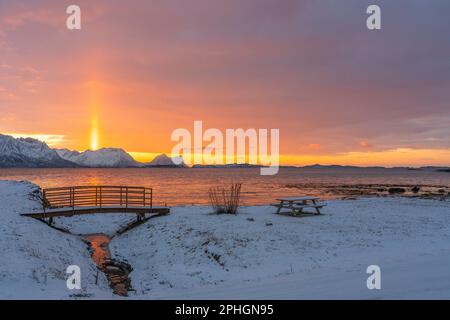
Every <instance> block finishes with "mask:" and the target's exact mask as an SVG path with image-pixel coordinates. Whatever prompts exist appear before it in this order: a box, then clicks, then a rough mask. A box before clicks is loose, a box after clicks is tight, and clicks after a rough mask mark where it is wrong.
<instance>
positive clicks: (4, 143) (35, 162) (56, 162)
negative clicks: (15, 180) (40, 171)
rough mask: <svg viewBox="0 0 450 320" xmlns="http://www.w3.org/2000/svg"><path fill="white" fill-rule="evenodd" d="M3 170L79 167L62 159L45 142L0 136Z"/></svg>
mask: <svg viewBox="0 0 450 320" xmlns="http://www.w3.org/2000/svg"><path fill="white" fill-rule="evenodd" d="M0 167H1V168H35V167H39V168H49V167H77V165H76V164H74V163H72V162H70V161H67V160H65V159H63V158H61V157H60V156H59V155H58V153H57V152H56V151H55V150H53V149H51V148H49V146H47V144H46V143H45V142H42V141H39V140H36V139H32V138H18V139H16V138H13V137H11V136H7V135H3V134H0Z"/></svg>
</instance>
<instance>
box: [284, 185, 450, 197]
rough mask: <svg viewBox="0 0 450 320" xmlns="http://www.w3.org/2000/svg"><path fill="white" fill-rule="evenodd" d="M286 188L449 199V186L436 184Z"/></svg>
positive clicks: (330, 193) (326, 194) (331, 194)
mask: <svg viewBox="0 0 450 320" xmlns="http://www.w3.org/2000/svg"><path fill="white" fill-rule="evenodd" d="M285 187H286V188H296V189H301V190H302V192H303V193H308V192H309V191H310V192H312V193H313V192H314V191H317V189H321V190H324V197H325V198H329V199H353V198H356V197H361V196H363V197H394V196H402V197H409V198H421V199H434V200H446V199H450V187H448V186H436V185H409V184H402V185H393V184H355V185H315V184H289V185H285Z"/></svg>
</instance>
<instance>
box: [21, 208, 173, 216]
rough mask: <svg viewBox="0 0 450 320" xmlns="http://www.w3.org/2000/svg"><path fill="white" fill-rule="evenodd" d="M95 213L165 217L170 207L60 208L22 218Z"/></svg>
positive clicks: (33, 213) (26, 214) (25, 214)
mask: <svg viewBox="0 0 450 320" xmlns="http://www.w3.org/2000/svg"><path fill="white" fill-rule="evenodd" d="M94 213H132V214H140V215H142V214H144V215H145V214H155V215H163V214H169V213H170V209H169V208H168V207H151V208H145V207H128V208H125V207H121V206H117V207H116V206H107V207H101V208H100V207H75V208H60V209H52V210H46V211H45V212H31V213H24V214H21V216H26V217H32V218H41V219H45V218H56V217H71V216H77V215H84V214H94Z"/></svg>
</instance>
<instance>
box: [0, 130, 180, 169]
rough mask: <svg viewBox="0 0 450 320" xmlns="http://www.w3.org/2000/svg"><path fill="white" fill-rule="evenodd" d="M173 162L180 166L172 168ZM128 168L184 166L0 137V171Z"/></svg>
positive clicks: (112, 150)
mask: <svg viewBox="0 0 450 320" xmlns="http://www.w3.org/2000/svg"><path fill="white" fill-rule="evenodd" d="M176 160H177V161H178V162H176V163H181V164H180V165H176V164H175V163H174V161H176ZM71 167H72V168H73V167H89V168H129V167H185V165H184V163H183V162H182V161H180V159H179V158H170V157H168V156H167V155H165V154H161V155H158V156H157V157H155V158H154V159H153V160H152V161H150V162H147V163H142V162H138V161H136V160H134V159H133V157H132V156H130V155H129V154H128V153H127V152H125V150H123V149H119V148H103V149H99V150H95V151H92V150H86V151H84V152H78V151H72V150H68V149H52V148H50V147H49V146H48V145H47V144H46V143H45V142H42V141H39V140H36V139H33V138H14V137H11V136H7V135H3V134H0V168H71Z"/></svg>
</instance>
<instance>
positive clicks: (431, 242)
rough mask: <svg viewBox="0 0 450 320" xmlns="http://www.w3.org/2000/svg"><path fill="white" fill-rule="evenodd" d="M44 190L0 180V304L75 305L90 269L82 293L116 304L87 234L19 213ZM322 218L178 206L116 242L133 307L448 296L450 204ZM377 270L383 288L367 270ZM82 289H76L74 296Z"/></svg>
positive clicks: (364, 206)
mask: <svg viewBox="0 0 450 320" xmlns="http://www.w3.org/2000/svg"><path fill="white" fill-rule="evenodd" d="M35 188H36V186H34V185H32V184H30V183H25V182H5V181H0V219H1V223H0V252H1V253H2V255H1V256H0V298H44V299H47V298H63V299H66V298H71V295H72V294H74V292H71V291H69V290H67V289H66V286H65V279H66V274H65V268H66V267H67V265H69V264H77V265H79V266H80V267H81V269H82V270H83V277H82V282H83V293H87V294H90V295H91V297H92V298H97V299H104V298H111V297H112V295H111V290H110V289H109V288H108V286H107V284H106V280H105V279H104V277H102V275H101V274H100V280H99V285H95V275H96V273H97V270H96V268H95V266H94V264H93V263H92V261H91V259H90V257H89V253H88V250H87V248H86V244H85V243H83V241H82V239H81V237H78V236H75V235H70V234H65V233H62V232H60V231H57V230H54V229H51V228H49V227H48V226H46V225H45V224H43V223H41V222H39V221H36V220H34V219H30V218H25V217H21V216H19V214H20V213H23V212H29V211H32V210H33V209H36V208H38V202H37V201H36V200H35V199H33V198H32V197H30V196H29V194H30V193H31V192H33V190H35ZM327 203H328V205H327V207H325V208H324V210H323V213H324V214H323V215H322V216H316V217H303V218H294V217H286V216H277V215H274V214H273V211H274V209H273V208H271V207H265V206H259V207H258V206H257V207H243V208H241V210H240V212H239V214H238V215H236V216H230V215H219V216H217V215H213V214H211V213H210V212H211V210H210V209H209V208H208V207H199V206H189V207H175V208H172V213H171V215H169V216H165V217H158V218H155V219H151V220H149V221H148V222H146V223H145V224H143V225H140V226H138V227H137V228H135V229H133V230H130V231H128V232H127V233H124V234H122V235H120V236H116V237H114V238H113V239H112V242H111V244H110V250H111V252H112V254H113V256H114V257H116V258H119V259H123V260H127V261H128V262H129V263H130V264H131V265H132V267H133V268H134V271H133V272H132V273H131V274H130V277H131V280H132V285H133V288H134V289H135V290H136V292H131V293H130V297H129V298H131V299H215V298H219V299H221V298H226V299H328V298H337V299H350V298H355V299H394V298H397V299H404V298H405V299H406V298H417V299H428V298H438V299H449V298H450V202H448V201H436V200H420V199H410V198H408V199H407V198H401V197H398V198H365V199H360V200H347V201H342V200H336V201H328V202H327ZM130 219H133V217H130V216H128V215H117V216H115V215H109V214H108V215H94V216H84V217H73V218H64V219H56V224H57V225H59V226H64V227H65V228H68V229H70V230H71V231H72V232H73V233H76V234H89V233H97V232H103V233H107V234H113V233H114V231H115V230H117V229H118V228H119V227H120V226H122V225H124V224H125V223H127V222H128V221H129V220H130ZM369 265H379V266H380V267H381V286H382V289H381V290H368V289H367V287H366V279H367V277H368V276H369V275H368V274H366V268H367V266H369ZM78 293H79V292H78Z"/></svg>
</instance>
